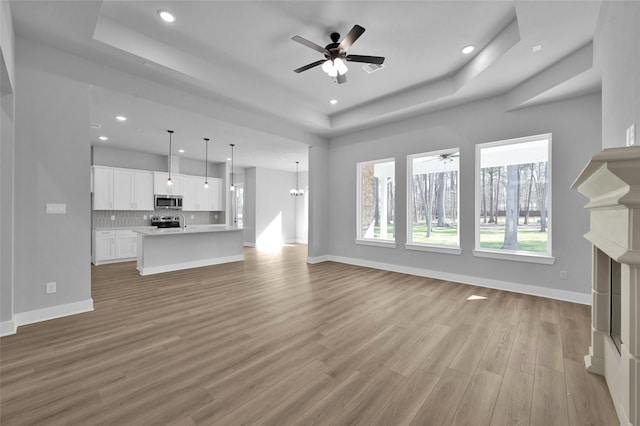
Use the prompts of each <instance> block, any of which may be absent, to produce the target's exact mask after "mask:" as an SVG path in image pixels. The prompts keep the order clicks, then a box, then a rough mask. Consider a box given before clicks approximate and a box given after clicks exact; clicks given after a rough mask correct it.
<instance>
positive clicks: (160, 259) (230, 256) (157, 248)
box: [135, 225, 244, 275]
mask: <svg viewBox="0 0 640 426" xmlns="http://www.w3.org/2000/svg"><path fill="white" fill-rule="evenodd" d="M135 232H136V233H137V234H138V237H137V240H138V241H137V242H138V263H137V269H138V271H140V274H141V275H149V274H158V273H162V272H169V271H177V270H181V269H189V268H199V267H202V266H210V265H217V264H220V263H228V262H239V261H242V260H244V254H243V239H244V238H243V233H242V228H239V227H237V226H227V225H187V227H186V228H156V229H144V228H142V229H141V228H138V229H135Z"/></svg>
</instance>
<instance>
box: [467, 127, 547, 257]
mask: <svg viewBox="0 0 640 426" xmlns="http://www.w3.org/2000/svg"><path fill="white" fill-rule="evenodd" d="M474 254H475V255H476V256H484V257H494V258H500V259H512V260H521V261H530V262H536V263H549V264H550V263H553V260H554V259H553V258H552V257H551V135H550V134H546V135H538V136H531V137H526V138H519V139H510V140H506V141H500V142H491V143H485V144H479V145H477V146H476V249H475V251H474Z"/></svg>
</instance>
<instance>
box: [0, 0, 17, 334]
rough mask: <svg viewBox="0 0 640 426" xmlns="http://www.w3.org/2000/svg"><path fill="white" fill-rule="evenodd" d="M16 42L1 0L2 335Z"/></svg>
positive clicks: (8, 271) (9, 252) (9, 310)
mask: <svg viewBox="0 0 640 426" xmlns="http://www.w3.org/2000/svg"><path fill="white" fill-rule="evenodd" d="M14 52H15V45H14V37H13V23H12V20H11V10H10V9H9V2H1V3H0V141H1V144H0V336H1V335H4V334H9V333H13V331H14V324H13V295H14V292H13V285H14V282H13V279H14V269H13V261H14V257H13V256H14V230H13V226H14V222H13V221H14V204H15V200H14V195H15V193H14V182H15V178H14V161H15V133H14V111H15V104H14V99H15V97H14V87H15V54H14Z"/></svg>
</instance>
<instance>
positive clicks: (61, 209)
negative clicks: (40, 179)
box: [47, 203, 67, 214]
mask: <svg viewBox="0 0 640 426" xmlns="http://www.w3.org/2000/svg"><path fill="white" fill-rule="evenodd" d="M65 213H67V205H66V204H49V203H48V204H47V214H65Z"/></svg>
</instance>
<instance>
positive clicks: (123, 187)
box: [113, 169, 153, 211]
mask: <svg viewBox="0 0 640 426" xmlns="http://www.w3.org/2000/svg"><path fill="white" fill-rule="evenodd" d="M113 187H114V191H113V205H114V210H147V211H148V210H153V172H145V171H141V170H123V169H114V171H113Z"/></svg>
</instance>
